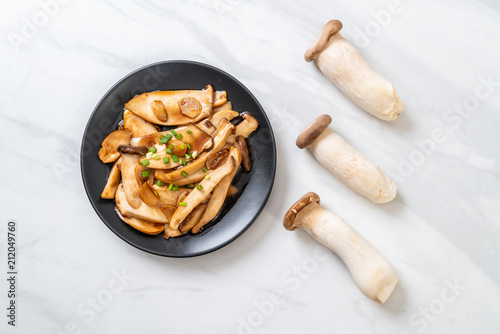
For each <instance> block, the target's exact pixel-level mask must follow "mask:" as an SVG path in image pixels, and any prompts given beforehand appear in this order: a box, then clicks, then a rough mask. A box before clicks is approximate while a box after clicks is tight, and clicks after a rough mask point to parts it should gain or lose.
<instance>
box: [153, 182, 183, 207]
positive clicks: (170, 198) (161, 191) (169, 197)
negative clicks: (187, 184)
mask: <svg viewBox="0 0 500 334" xmlns="http://www.w3.org/2000/svg"><path fill="white" fill-rule="evenodd" d="M153 190H154V191H156V192H157V193H158V195H159V197H160V200H159V202H158V205H160V206H161V205H172V206H177V203H179V197H180V196H184V194H185V193H190V192H191V189H188V188H179V189H178V190H175V191H173V190H168V187H166V186H158V185H156V184H154V185H153Z"/></svg>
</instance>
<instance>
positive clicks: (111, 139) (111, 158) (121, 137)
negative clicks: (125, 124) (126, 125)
mask: <svg viewBox="0 0 500 334" xmlns="http://www.w3.org/2000/svg"><path fill="white" fill-rule="evenodd" d="M130 138H132V133H131V132H130V130H127V129H124V130H116V131H113V132H111V133H110V134H109V135H108V136H107V137H106V138H105V139H104V140H103V142H102V147H101V149H100V150H99V158H100V159H101V161H102V162H104V163H109V162H115V161H116V160H118V158H119V157H120V155H121V152H118V147H119V146H120V145H128V144H129V142H130Z"/></svg>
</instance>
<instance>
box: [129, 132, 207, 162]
mask: <svg viewBox="0 0 500 334" xmlns="http://www.w3.org/2000/svg"><path fill="white" fill-rule="evenodd" d="M174 131H175V133H176V134H177V135H178V136H179V138H180V139H177V138H175V137H173V135H172V132H171V131H163V132H157V133H153V134H150V135H147V136H143V137H138V138H132V139H131V140H130V144H131V145H132V146H146V147H154V148H155V149H156V154H157V156H156V159H154V158H148V162H149V164H148V167H149V168H155V169H172V168H176V167H179V166H180V165H182V159H184V160H186V163H187V162H188V161H190V160H191V159H193V158H195V157H196V156H199V155H200V154H201V153H202V152H204V151H206V150H208V149H210V148H211V147H212V145H213V140H212V137H210V135H208V134H207V133H205V132H203V131H202V130H200V129H199V128H198V127H197V126H195V125H193V124H189V125H186V126H181V127H178V128H176V129H175V130H174ZM165 136H171V139H170V140H169V141H168V142H167V143H166V144H162V143H161V139H160V138H163V137H165ZM170 145H172V146H171V147H172V148H171V150H172V154H174V155H176V156H177V157H178V158H179V159H178V160H177V161H174V159H173V158H172V154H170V153H167V149H168V148H169V147H170ZM188 145H189V146H188ZM188 147H189V148H188ZM194 152H196V156H195V157H193V154H194ZM185 153H189V154H191V157H190V158H187V157H185V156H184V155H185ZM165 157H166V158H168V159H167V160H168V162H167V161H164V160H163V158H165ZM143 159H145V157H144V158H142V159H141V160H143Z"/></svg>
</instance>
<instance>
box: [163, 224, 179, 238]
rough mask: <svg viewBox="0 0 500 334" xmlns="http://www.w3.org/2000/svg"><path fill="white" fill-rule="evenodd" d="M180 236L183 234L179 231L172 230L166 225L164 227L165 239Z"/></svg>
mask: <svg viewBox="0 0 500 334" xmlns="http://www.w3.org/2000/svg"><path fill="white" fill-rule="evenodd" d="M182 234H183V233H182V232H181V231H179V230H174V229H172V228H171V227H170V226H169V225H168V224H166V225H165V231H164V233H163V236H164V237H165V239H167V240H168V239H170V238H174V237H179V236H181V235H182Z"/></svg>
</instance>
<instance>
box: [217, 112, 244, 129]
mask: <svg viewBox="0 0 500 334" xmlns="http://www.w3.org/2000/svg"><path fill="white" fill-rule="evenodd" d="M239 115H240V114H239V113H238V112H237V111H233V110H223V111H219V112H217V113H215V114H213V116H212V118H211V119H210V122H212V124H213V125H214V126H215V127H218V126H219V124H220V122H221V121H222V120H223V119H224V118H227V120H228V121H230V120H232V119H233V118H235V117H238V116H239Z"/></svg>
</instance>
